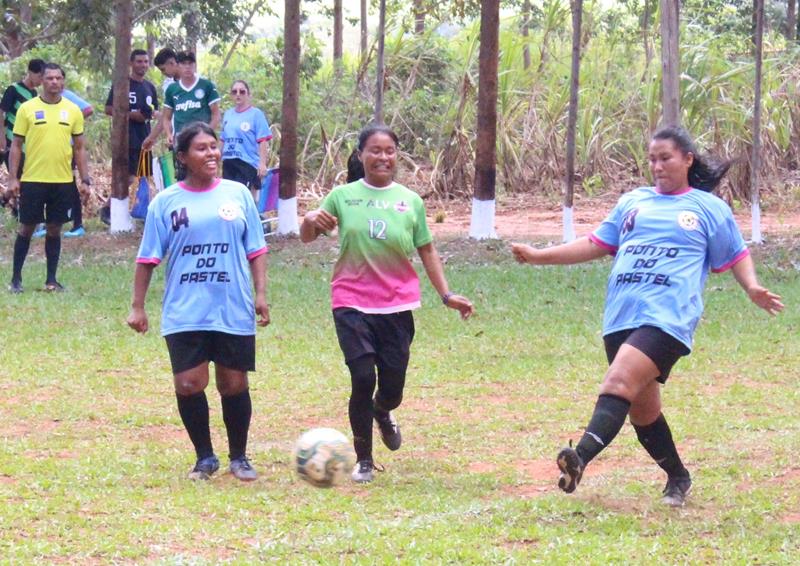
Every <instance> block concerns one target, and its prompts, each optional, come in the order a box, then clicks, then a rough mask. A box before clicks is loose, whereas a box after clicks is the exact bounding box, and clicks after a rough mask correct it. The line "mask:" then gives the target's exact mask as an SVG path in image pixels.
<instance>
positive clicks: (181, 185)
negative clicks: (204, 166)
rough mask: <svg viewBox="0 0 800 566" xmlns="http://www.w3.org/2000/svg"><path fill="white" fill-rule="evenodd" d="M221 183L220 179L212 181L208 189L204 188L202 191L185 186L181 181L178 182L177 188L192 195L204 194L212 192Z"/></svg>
mask: <svg viewBox="0 0 800 566" xmlns="http://www.w3.org/2000/svg"><path fill="white" fill-rule="evenodd" d="M221 182H222V179H214V182H213V183H212V184H211V186H210V187H206V188H204V189H198V188H196V187H190V186H189V185H187V184H186V183H184V182H183V181H178V186H179V187H180V188H182V189H184V190H186V191H191V192H193V193H205V192H208V191H213V190H214V189H216V188H217V187H218V186H219V184H220V183H221Z"/></svg>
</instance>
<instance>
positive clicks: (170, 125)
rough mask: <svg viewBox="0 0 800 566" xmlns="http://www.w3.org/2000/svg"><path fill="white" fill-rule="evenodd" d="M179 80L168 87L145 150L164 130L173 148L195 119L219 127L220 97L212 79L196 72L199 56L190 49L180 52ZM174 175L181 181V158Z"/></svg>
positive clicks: (182, 172)
mask: <svg viewBox="0 0 800 566" xmlns="http://www.w3.org/2000/svg"><path fill="white" fill-rule="evenodd" d="M177 61H178V67H179V68H180V79H179V80H178V81H177V82H175V83H172V84H171V85H169V87H167V92H166V94H165V95H164V104H163V111H162V112H161V116H160V117H159V120H158V124H157V125H156V127H155V128H153V131H152V132H150V135H149V136H147V138H146V139H145V140H144V142H143V143H142V149H144V150H149V149H151V148H152V147H153V145H154V144H155V142H156V140H157V139H158V136H159V135H160V134H161V131H162V130H166V132H167V143H168V144H169V146H170V148H172V145H173V140H174V139H175V136H177V135H178V134H179V133H180V131H181V130H182V129H183V128H184V127H185V126H186V125H188V124H190V123H192V122H204V123H206V124H208V125H209V126H211V129H213V130H216V129H218V128H219V125H220V122H221V118H222V114H221V113H220V109H219V101H220V96H219V93H218V92H217V87H216V86H214V83H212V82H211V81H210V80H208V79H206V78H203V77H200V76H198V75H197V59H196V58H195V55H194V53H192V52H191V51H181V52H180V53H178V55H177ZM175 174H176V177H177V179H178V180H179V181H180V180H181V179H183V177H184V175H185V172H184V171H183V167H182V166H181V164H180V162H179V161H177V160H176V161H175Z"/></svg>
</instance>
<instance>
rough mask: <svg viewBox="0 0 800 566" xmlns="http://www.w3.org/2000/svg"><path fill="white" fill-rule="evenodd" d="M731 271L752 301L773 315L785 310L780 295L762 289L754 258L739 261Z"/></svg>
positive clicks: (747, 257)
mask: <svg viewBox="0 0 800 566" xmlns="http://www.w3.org/2000/svg"><path fill="white" fill-rule="evenodd" d="M731 271H733V276H734V277H735V278H736V281H737V282H738V283H739V285H741V287H742V289H744V292H745V293H747V296H748V297H750V300H751V301H753V302H754V303H755V304H757V305H758V306H759V307H761V308H762V309H764V310H765V311H767V312H768V313H769V314H772V315H775V314H778V313H779V312H780V311H782V310H783V303H782V302H781V297H780V295H776V294H775V293H772V292H770V290H769V289H767V288H766V287H762V286H761V285H760V284H759V283H758V279H757V278H756V268H755V265H754V264H753V258H752V256H750V255H747V256H745V257H744V258H742V259H741V260H739V261H738V262H737V263H736V264H734V266H733V267H732V268H731Z"/></svg>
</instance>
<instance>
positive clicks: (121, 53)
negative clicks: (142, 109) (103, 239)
mask: <svg viewBox="0 0 800 566" xmlns="http://www.w3.org/2000/svg"><path fill="white" fill-rule="evenodd" d="M114 16H115V20H116V25H115V29H114V32H115V33H114V38H115V39H114V44H115V55H114V82H113V85H114V99H113V101H112V102H113V104H112V116H111V122H112V126H111V127H112V131H113V132H114V135H113V136H112V137H111V202H110V203H109V205H110V207H111V226H110V231H111V232H112V233H114V232H129V231H130V230H132V229H133V224H132V223H131V216H130V213H129V212H128V114H129V112H128V108H129V101H128V90H129V88H128V87H129V84H128V80H129V79H128V69H129V61H130V53H131V27H132V25H133V2H132V1H131V0H115V2H114Z"/></svg>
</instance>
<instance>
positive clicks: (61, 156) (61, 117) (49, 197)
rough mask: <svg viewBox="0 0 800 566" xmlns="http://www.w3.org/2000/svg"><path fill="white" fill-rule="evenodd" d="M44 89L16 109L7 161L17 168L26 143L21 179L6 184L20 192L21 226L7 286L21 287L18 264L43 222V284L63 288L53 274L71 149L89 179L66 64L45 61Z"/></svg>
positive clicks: (69, 191)
mask: <svg viewBox="0 0 800 566" xmlns="http://www.w3.org/2000/svg"><path fill="white" fill-rule="evenodd" d="M42 87H43V92H42V94H41V95H40V96H37V97H35V98H32V99H30V100H29V101H27V102H25V103H24V104H22V106H20V107H19V110H17V120H16V122H15V123H14V140H13V141H12V143H11V151H10V153H9V167H10V170H11V171H16V170H17V166H18V164H19V162H20V157H21V155H22V145H23V144H25V163H24V167H23V170H22V177H21V179H16V178H11V179H10V180H9V190H10V191H11V192H12V193H13V194H14V196H18V197H19V230H18V231H17V239H16V241H15V242H14V272H13V274H12V276H11V285H10V286H9V291H11V292H12V293H21V292H22V265H23V264H24V263H25V257H26V256H27V255H28V248H29V247H30V245H31V236H32V235H33V232H34V230H35V229H36V225H37V224H39V223H41V222H45V223H46V226H47V235H46V236H45V240H44V251H45V256H46V257H47V279H46V280H45V287H44V288H45V290H47V291H63V290H64V287H63V286H62V285H61V283H59V282H58V280H57V279H56V270H57V269H58V260H59V257H60V255H61V226H62V224H64V223H65V222H66V221H67V220H68V219H69V211H70V209H71V208H72V204H73V194H74V192H73V191H74V190H75V185H74V184H75V179H74V177H73V175H72V155H73V152H74V153H75V161H76V162H77V164H78V173H79V174H80V177H81V183H82V184H84V185H87V186H88V185H91V179H90V178H89V170H88V168H87V165H86V151H85V149H84V145H83V114H81V111H80V110H79V109H78V107H77V106H76V105H75V104H73V103H72V102H70V101H69V100H67V99H66V98H62V96H61V91H62V90H63V89H64V70H63V69H62V68H61V67H60V66H59V65H56V64H55V63H47V64H46V65H45V66H44V76H43V79H42Z"/></svg>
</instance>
